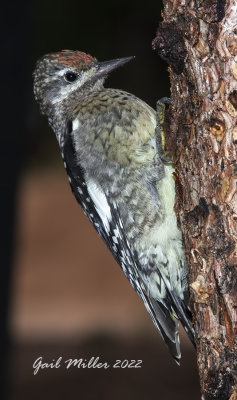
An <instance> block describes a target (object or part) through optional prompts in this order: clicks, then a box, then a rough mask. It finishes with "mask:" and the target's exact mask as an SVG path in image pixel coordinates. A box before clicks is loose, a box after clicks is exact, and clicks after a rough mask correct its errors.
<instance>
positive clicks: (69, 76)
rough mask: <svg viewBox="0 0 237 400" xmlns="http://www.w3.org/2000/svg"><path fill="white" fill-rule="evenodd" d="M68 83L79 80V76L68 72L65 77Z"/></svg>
mask: <svg viewBox="0 0 237 400" xmlns="http://www.w3.org/2000/svg"><path fill="white" fill-rule="evenodd" d="M64 76H65V79H66V81H67V82H70V83H71V82H74V81H76V80H77V78H78V75H77V74H76V73H75V72H66V74H65V75H64Z"/></svg>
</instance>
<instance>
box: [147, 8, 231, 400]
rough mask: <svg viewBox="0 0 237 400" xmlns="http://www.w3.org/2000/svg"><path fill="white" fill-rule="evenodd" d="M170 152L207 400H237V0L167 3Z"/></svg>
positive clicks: (164, 33)
mask: <svg viewBox="0 0 237 400" xmlns="http://www.w3.org/2000/svg"><path fill="white" fill-rule="evenodd" d="M163 3H164V10H163V13H162V16H163V22H162V23H161V24H160V26H159V28H158V32H157V36H156V38H155V39H154V41H153V48H154V49H155V50H156V51H158V53H159V55H160V56H161V57H162V58H163V59H165V60H166V61H167V62H168V64H169V73H170V81H171V99H172V106H170V107H169V110H168V112H167V118H166V142H167V149H168V151H169V152H170V153H172V156H173V159H174V162H175V164H176V174H175V177H176V212H177V216H178V220H179V223H180V228H181V230H182V233H183V241H184V247H185V254H186V259H187V263H188V266H189V284H190V295H191V297H190V306H191V309H192V312H193V321H194V327H195V332H196V344H197V362H198V368H199V374H200V384H201V393H202V398H203V399H205V400H211V399H218V400H225V399H230V400H236V399H237V246H236V242H237V191H236V184H237V161H236V150H237V0H227V1H224V0H192V1H191V0H190V1H189V0H164V1H163Z"/></svg>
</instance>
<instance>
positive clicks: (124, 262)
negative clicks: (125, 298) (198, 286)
mask: <svg viewBox="0 0 237 400" xmlns="http://www.w3.org/2000/svg"><path fill="white" fill-rule="evenodd" d="M62 156H63V159H64V162H65V167H66V169H67V173H68V176H69V182H70V185H71V188H72V191H73V193H74V195H75V197H76V199H77V201H78V202H79V203H80V205H81V206H82V208H83V211H84V213H85V214H86V215H87V217H88V218H89V220H90V221H91V222H92V224H93V225H94V227H95V229H96V230H97V232H98V233H99V235H100V236H101V237H102V239H103V240H104V241H105V243H106V245H107V246H108V248H109V249H110V251H111V252H112V254H113V256H114V257H115V259H116V261H117V262H118V264H119V265H120V266H121V268H122V269H123V272H124V273H125V275H126V277H127V278H128V280H129V282H130V283H131V285H132V286H133V288H134V289H135V290H136V292H137V293H138V295H139V296H140V297H141V299H142V300H143V302H144V304H145V307H146V308H147V310H148V312H149V314H150V315H151V317H152V320H153V322H154V324H155V326H156V327H157V329H158V330H159V332H160V334H161V336H162V337H163V339H164V341H165V342H166V344H167V345H168V347H169V350H170V352H171V354H172V356H173V357H174V359H175V360H176V362H177V363H178V364H179V362H180V358H181V352H180V343H179V332H178V319H180V321H181V323H182V325H183V326H184V329H185V330H186V332H187V334H188V335H189V337H190V339H191V341H192V342H193V344H195V342H194V331H193V328H192V322H191V314H190V312H189V310H188V309H187V306H186V305H185V303H184V301H182V300H181V299H180V298H178V297H177V296H176V294H175V293H174V292H173V291H172V290H170V289H169V288H168V287H167V285H165V286H166V296H165V298H163V299H162V300H161V301H159V300H157V299H154V298H152V297H151V295H150V294H149V293H147V290H146V288H145V285H144V283H143V280H142V279H141V277H140V275H139V268H138V267H137V266H138V265H139V259H138V256H137V255H135V254H133V252H132V250H131V248H130V246H129V243H128V240H127V238H126V236H125V233H124V228H123V223H122V219H121V218H120V213H119V209H118V207H117V205H116V204H115V203H113V202H110V200H109V199H108V198H107V199H106V202H107V207H109V213H110V216H111V218H109V219H107V220H106V221H105V219H104V218H103V217H101V212H100V211H101V210H98V208H97V207H96V203H95V201H94V200H95V199H92V198H91V194H90V193H89V191H88V186H87V184H86V182H85V174H84V171H83V169H82V167H81V166H80V165H79V163H78V159H76V156H75V151H74V147H73V143H72V138H71V135H70V134H68V135H67V139H66V143H65V146H64V153H63V154H62ZM72 160H74V165H73V164H72ZM69 166H71V168H69ZM72 167H73V168H72ZM159 274H160V279H161V280H163V282H164V283H165V279H164V278H165V277H162V276H161V272H160V271H159Z"/></svg>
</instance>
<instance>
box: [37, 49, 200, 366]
mask: <svg viewBox="0 0 237 400" xmlns="http://www.w3.org/2000/svg"><path fill="white" fill-rule="evenodd" d="M133 58H134V57H126V58H118V59H114V60H111V61H105V62H99V61H98V60H97V59H96V58H94V57H92V56H90V55H88V54H86V53H83V52H81V51H72V50H63V51H60V52H56V53H52V54H47V55H45V56H44V57H42V58H41V59H40V60H39V61H38V62H37V64H36V68H35V71H34V94H35V98H36V100H37V101H38V102H39V105H40V109H41V112H42V113H43V114H45V115H46V116H47V117H48V121H49V124H50V126H51V127H52V129H53V131H54V132H55V134H56V137H57V140H58V143H59V147H60V150H61V154H62V158H63V160H64V166H65V168H66V170H67V174H68V178H69V182H70V185H71V189H72V191H73V193H74V195H75V197H76V199H77V201H78V202H79V204H80V205H81V206H82V208H83V211H84V213H85V214H86V215H87V217H88V218H89V220H90V222H91V223H92V224H93V225H94V227H95V229H96V230H97V232H98V233H99V235H100V236H101V237H102V239H103V240H104V241H105V243H106V245H107V246H108V248H109V249H110V251H111V252H112V254H113V256H114V257H115V259H116V260H117V262H118V264H119V265H120V266H121V268H122V270H123V271H124V273H125V275H126V277H127V278H128V280H129V282H130V283H131V285H132V286H133V288H134V289H135V291H136V292H137V293H138V295H139V296H140V297H141V299H142V300H143V302H144V304H145V306H146V308H147V310H148V312H149V313H150V315H151V318H152V320H153V322H154V324H155V326H156V327H157V329H158V330H159V332H160V334H161V336H162V337H163V339H164V340H165V342H166V344H167V345H168V347H169V349H170V352H171V354H172V356H173V357H174V359H175V360H176V361H177V363H179V361H180V358H181V352H180V343H179V333H178V321H179V320H180V321H181V323H182V324H183V326H184V328H185V330H186V332H187V333H188V335H189V337H190V339H191V341H192V342H193V343H194V332H193V327H192V322H191V315H190V311H189V309H188V305H187V304H188V284H187V268H186V264H185V259H184V251H183V247H182V238H181V232H180V230H179V228H178V226H177V219H176V215H175V212H174V199H175V186H174V185H175V184H174V179H173V171H174V169H173V165H172V164H171V163H168V162H166V161H167V160H166V158H165V156H164V151H163V150H164V149H163V146H162V143H163V137H162V129H161V125H160V123H159V119H157V114H156V112H155V111H154V110H153V109H152V108H151V107H150V106H149V105H147V104H146V103H145V102H144V101H142V100H140V99H139V98H137V97H135V96H134V95H132V94H130V93H127V92H125V91H122V90H118V89H110V88H105V87H104V81H105V78H106V77H107V75H108V74H109V73H110V72H111V71H113V70H114V69H116V68H117V67H119V66H122V65H124V64H125V63H127V62H128V61H130V60H132V59H133ZM163 108H164V107H163V106H161V105H160V106H159V115H160V116H162V113H163Z"/></svg>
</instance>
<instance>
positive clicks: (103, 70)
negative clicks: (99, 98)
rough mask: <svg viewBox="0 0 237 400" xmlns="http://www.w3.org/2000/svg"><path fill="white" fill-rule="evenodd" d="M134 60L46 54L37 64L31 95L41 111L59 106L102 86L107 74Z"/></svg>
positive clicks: (71, 53)
mask: <svg viewBox="0 0 237 400" xmlns="http://www.w3.org/2000/svg"><path fill="white" fill-rule="evenodd" d="M133 58H134V57H125V58H118V59H114V60H110V61H105V62H99V61H97V59H96V58H94V57H92V56H90V55H89V54H86V53H83V52H81V51H73V50H62V51H60V52H57V53H51V54H47V55H45V56H44V57H42V58H41V59H40V60H39V61H38V62H37V64H36V68H35V71H34V74H33V76H34V94H35V98H36V100H37V101H38V102H39V103H40V106H41V111H42V112H43V113H44V114H48V112H47V110H48V109H51V108H52V107H54V106H60V103H62V102H63V101H64V100H65V99H68V98H72V99H73V98H78V97H80V96H85V95H86V93H88V91H92V90H95V89H97V90H99V89H101V88H102V87H103V83H104V80H105V78H106V76H107V75H108V73H110V72H111V71H112V70H114V69H115V68H117V67H119V66H121V65H123V64H125V63H127V62H128V61H130V60H132V59H133Z"/></svg>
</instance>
